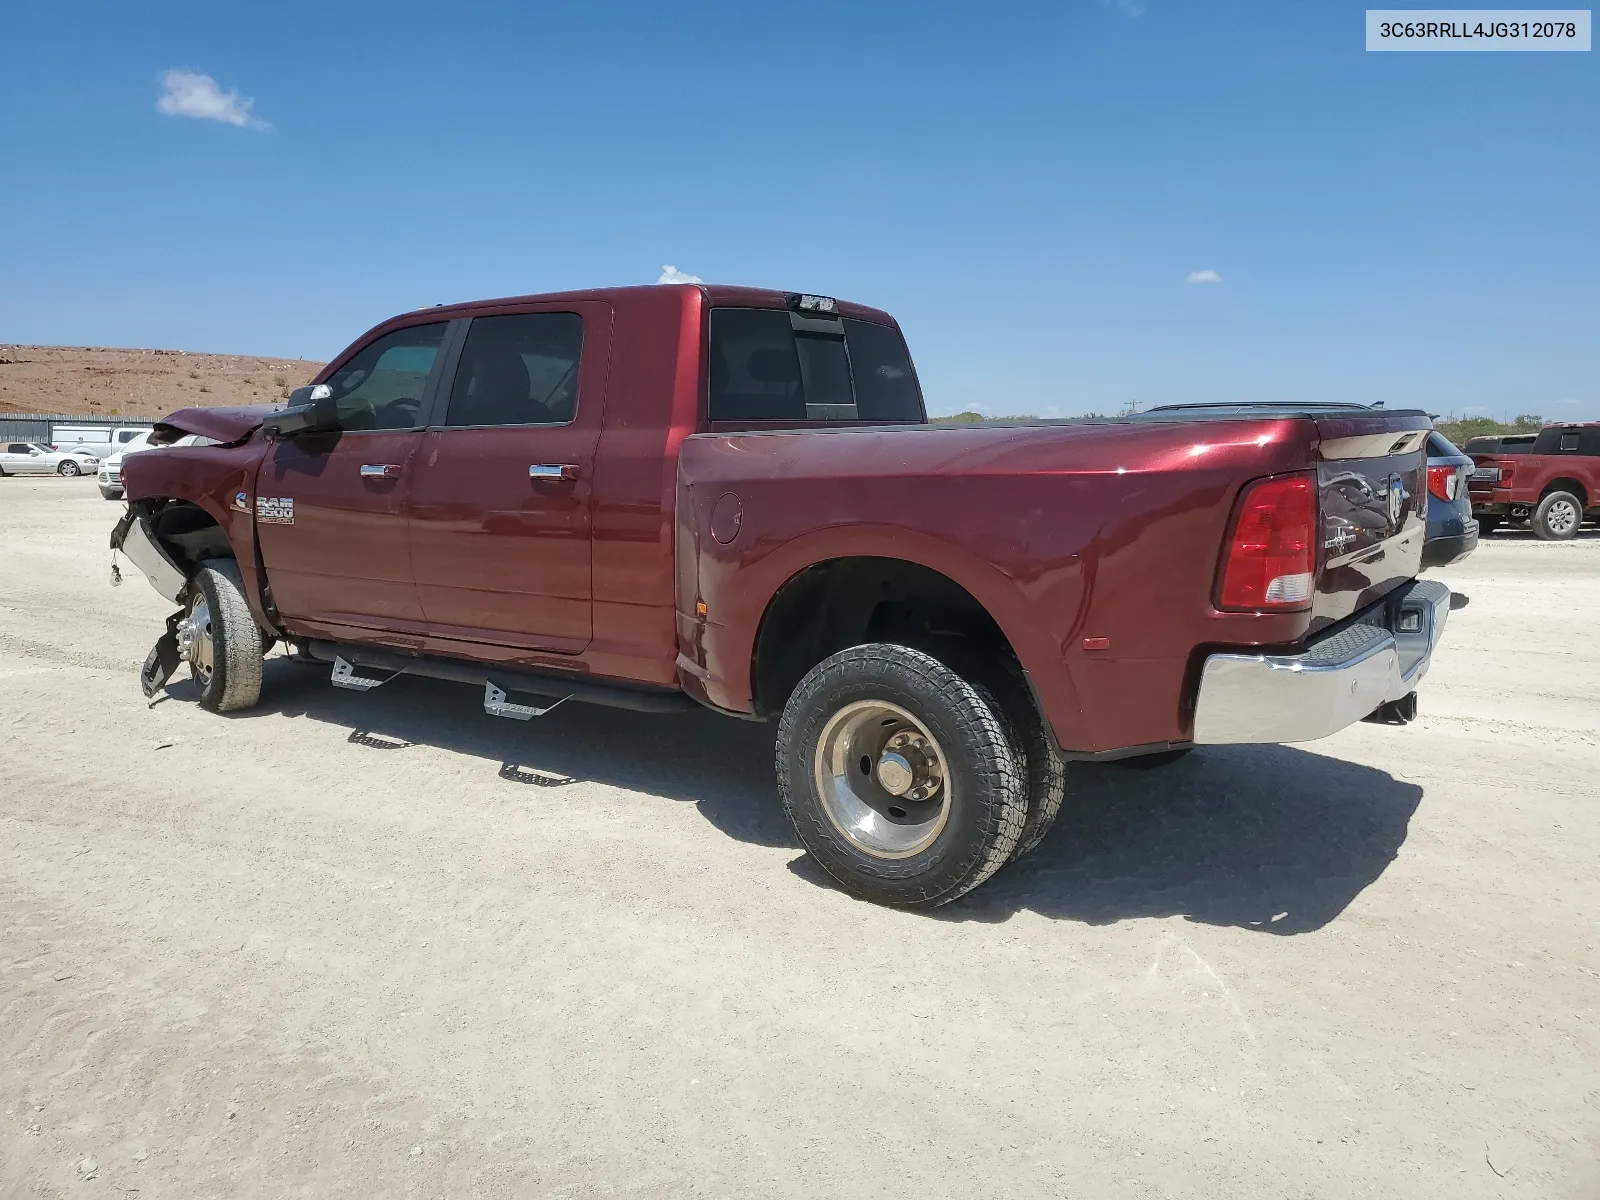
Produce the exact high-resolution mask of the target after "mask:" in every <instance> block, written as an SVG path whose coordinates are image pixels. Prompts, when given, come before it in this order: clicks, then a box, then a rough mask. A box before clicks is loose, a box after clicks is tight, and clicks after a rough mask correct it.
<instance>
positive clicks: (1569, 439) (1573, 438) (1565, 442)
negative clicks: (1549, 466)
mask: <svg viewBox="0 0 1600 1200" xmlns="http://www.w3.org/2000/svg"><path fill="white" fill-rule="evenodd" d="M1577 448H1578V435H1577V434H1576V433H1563V434H1562V435H1561V444H1560V446H1559V447H1557V449H1558V450H1567V451H1571V450H1576V449H1577Z"/></svg>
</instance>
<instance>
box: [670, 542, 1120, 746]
mask: <svg viewBox="0 0 1600 1200" xmlns="http://www.w3.org/2000/svg"><path fill="white" fill-rule="evenodd" d="M856 557H871V558H888V559H899V560H901V561H903V562H909V563H914V564H916V565H917V566H920V567H924V568H926V569H928V570H930V571H935V572H937V573H939V574H941V575H943V576H945V577H946V578H947V579H949V580H951V581H952V582H953V583H956V584H958V585H960V586H961V587H962V588H964V589H965V590H966V591H967V592H968V593H969V594H970V595H971V596H972V598H973V599H974V600H976V601H977V602H978V603H979V604H981V605H982V606H983V607H984V609H985V610H986V611H987V612H988V614H989V615H990V616H991V617H992V618H993V619H994V622H995V624H996V625H998V626H999V627H1000V632H1001V633H1002V634H1004V635H1005V638H1006V640H1007V641H1008V642H1009V643H1010V645H1011V648H1012V650H1013V651H1015V653H1016V655H1017V659H1018V661H1019V662H1020V663H1021V664H1022V666H1023V669H1024V670H1026V671H1027V672H1028V675H1029V678H1030V679H1031V680H1032V682H1033V686H1034V690H1035V692H1036V693H1037V695H1038V698H1039V700H1040V702H1041V704H1042V705H1043V708H1044V713H1043V715H1044V717H1045V718H1046V720H1047V721H1048V722H1049V724H1050V725H1051V727H1052V728H1053V729H1054V731H1055V734H1056V738H1057V741H1058V742H1059V743H1060V744H1061V745H1063V746H1068V747H1071V746H1088V745H1090V744H1091V737H1090V733H1089V729H1088V727H1087V723H1086V722H1085V720H1084V716H1083V709H1082V705H1081V704H1080V702H1079V699H1078V691H1077V687H1076V685H1075V683H1074V681H1073V679H1072V675H1071V672H1070V670H1069V668H1068V666H1067V663H1066V660H1065V658H1064V656H1063V654H1062V653H1061V650H1060V648H1059V647H1058V646H1057V645H1056V644H1055V639H1054V637H1053V636H1052V634H1051V632H1050V630H1049V629H1048V628H1046V626H1045V624H1044V623H1043V622H1041V621H1040V620H1038V619H1037V616H1038V614H1037V604H1038V600H1037V599H1030V598H1029V597H1028V596H1026V595H1025V594H1024V591H1023V588H1022V585H1021V584H1019V582H1018V581H1016V580H1014V579H1012V578H1011V577H1010V576H1008V575H1007V574H1005V573H1004V572H1003V571H1001V570H1000V569H999V568H997V567H996V566H994V565H993V564H992V563H989V562H986V561H984V560H983V559H981V558H978V557H976V556H975V555H972V554H970V553H968V552H967V551H964V550H962V549H960V548H959V547H956V546H953V545H951V544H950V543H949V542H946V541H942V540H941V539H939V538H936V537H933V536H931V535H929V534H925V533H919V532H917V531H915V530H910V529H905V528H900V527H896V526H887V525H870V524H867V525H853V526H849V527H847V528H834V529H821V530H816V531H814V532H812V533H808V534H805V535H802V536H800V537H797V538H794V539H793V540H791V541H788V542H785V543H784V544H783V545H781V546H779V547H777V548H775V549H774V550H773V551H772V553H770V554H768V555H767V556H766V557H764V558H762V559H760V560H759V561H757V562H746V563H740V564H738V565H737V569H736V570H730V569H729V568H730V567H733V566H734V564H732V563H722V564H716V565H713V564H712V563H710V562H702V564H701V567H700V586H701V589H702V596H703V599H705V600H706V602H707V604H708V608H709V611H710V613H711V614H714V615H713V619H714V620H717V623H718V624H719V625H721V626H723V633H724V634H725V637H726V640H725V641H724V645H723V647H722V650H723V653H721V654H719V655H718V658H719V659H720V660H721V661H720V662H719V663H718V664H717V665H716V666H715V667H711V664H709V663H708V664H707V665H708V667H711V669H712V670H713V671H714V672H715V673H717V674H721V675H722V676H723V677H724V679H725V680H726V681H727V683H728V684H729V685H731V688H730V690H732V691H733V692H734V693H735V694H737V695H738V697H739V698H740V699H741V700H743V701H744V704H743V705H741V707H745V706H747V705H748V704H749V703H750V702H751V697H752V695H753V690H754V679H753V678H752V664H753V662H754V652H755V642H756V637H757V634H758V632H759V630H760V627H761V623H762V620H763V619H764V618H765V616H766V613H767V610H768V609H769V607H770V606H771V604H772V602H773V600H774V599H775V598H776V596H777V595H778V593H779V592H780V591H781V590H782V589H783V587H784V585H785V584H787V583H788V582H789V581H790V580H791V579H793V578H794V577H795V576H796V575H798V574H799V573H800V572H802V571H804V570H806V569H807V568H808V567H813V566H816V565H818V564H819V563H824V562H827V561H829V560H831V559H837V558H856ZM735 576H736V577H737V582H734V579H735ZM719 583H720V584H721V586H719ZM719 593H720V594H719ZM718 617H720V618H721V619H718ZM719 640H723V639H719Z"/></svg>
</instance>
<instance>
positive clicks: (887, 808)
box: [814, 700, 950, 858]
mask: <svg viewBox="0 0 1600 1200" xmlns="http://www.w3.org/2000/svg"><path fill="white" fill-rule="evenodd" d="M814 771H815V778H816V785H817V790H818V792H819V794H820V796H821V799H822V807H823V809H824V811H825V812H826V813H827V815H828V819H829V820H830V821H831V822H832V823H833V826H834V828H835V829H837V830H838V831H839V833H841V834H842V835H843V836H844V837H845V838H846V839H848V840H849V841H850V843H851V844H852V845H854V846H855V847H856V848H857V849H858V850H862V851H865V852H866V853H867V854H870V855H872V856H873V857H875V858H909V857H910V856H912V855H913V854H920V853H921V852H922V851H924V850H926V849H927V848H928V847H929V846H931V845H932V844H933V843H934V842H935V841H936V840H938V837H939V834H940V833H941V832H943V830H944V827H945V823H946V822H947V821H948V820H949V816H950V794H949V784H948V782H947V779H946V774H947V773H946V770H945V763H944V755H943V753H942V751H941V750H940V748H939V744H938V743H937V742H936V741H935V740H934V739H933V736H932V735H931V734H930V733H929V732H928V730H927V729H926V728H925V727H924V726H923V725H922V723H921V722H920V721H918V720H917V718H916V717H914V716H913V715H912V714H911V713H910V712H908V711H907V710H906V709H904V708H901V707H900V706H899V705H898V704H893V703H890V702H888V701H884V700H861V701H857V702H855V703H853V704H847V705H845V706H844V707H843V708H841V709H840V710H839V711H838V712H836V713H834V714H833V716H832V717H830V718H829V719H828V722H827V724H826V725H825V726H824V727H823V730H822V734H821V736H820V737H819V738H818V739H817V750H816V758H815V765H814Z"/></svg>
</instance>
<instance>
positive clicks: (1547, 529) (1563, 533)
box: [1528, 492, 1583, 542]
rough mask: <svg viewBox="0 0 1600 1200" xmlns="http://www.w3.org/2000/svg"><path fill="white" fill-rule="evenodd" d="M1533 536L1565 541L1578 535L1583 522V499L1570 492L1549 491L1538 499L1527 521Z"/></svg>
mask: <svg viewBox="0 0 1600 1200" xmlns="http://www.w3.org/2000/svg"><path fill="white" fill-rule="evenodd" d="M1528 524H1529V526H1530V527H1532V529H1533V533H1534V536H1535V537H1538V538H1542V539H1543V540H1544V541H1547V542H1566V541H1570V540H1571V539H1573V538H1575V537H1577V536H1578V527H1579V526H1580V525H1582V524H1583V501H1582V500H1579V499H1578V498H1577V497H1576V496H1574V495H1573V494H1572V493H1571V492H1551V493H1550V494H1549V495H1548V496H1546V497H1545V498H1544V499H1543V500H1541V501H1539V507H1538V508H1536V509H1534V510H1533V516H1532V518H1531V519H1530V520H1529V522H1528Z"/></svg>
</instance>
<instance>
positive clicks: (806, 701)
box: [777, 642, 1028, 909]
mask: <svg viewBox="0 0 1600 1200" xmlns="http://www.w3.org/2000/svg"><path fill="white" fill-rule="evenodd" d="M874 702H876V703H887V704H889V705H893V706H895V707H897V708H899V709H901V710H903V711H904V712H906V713H908V714H910V716H911V717H913V718H914V719H915V721H916V722H917V723H919V724H920V725H922V726H923V727H924V728H925V729H926V732H927V733H928V734H929V735H931V737H932V738H933V741H934V743H935V744H936V745H937V747H938V749H939V751H940V752H941V758H942V762H943V766H944V770H945V775H944V783H943V785H942V786H941V788H940V789H939V792H938V793H937V796H938V798H939V800H940V803H941V805H942V806H943V807H942V808H941V809H940V810H939V811H941V812H942V813H943V814H944V817H943V824H942V825H940V826H938V827H937V832H936V834H935V835H933V837H934V840H932V841H931V843H929V844H927V845H926V846H924V847H922V848H921V849H919V850H918V851H917V852H915V853H912V854H908V855H907V856H905V857H898V858H894V857H886V856H884V855H881V854H875V853H871V852H869V851H868V850H866V849H863V848H861V846H860V845H858V844H857V842H856V841H852V840H851V838H849V837H847V836H846V835H845V833H844V832H843V831H842V829H841V827H840V826H839V825H838V824H836V823H835V820H834V818H833V817H830V816H829V811H828V807H827V803H826V802H825V800H824V798H823V795H822V792H821V789H820V787H819V784H818V772H817V770H816V764H817V758H818V744H819V742H820V741H821V739H822V737H823V735H824V733H825V731H826V730H827V729H828V728H829V726H830V723H832V722H833V721H834V720H835V718H842V717H843V715H844V714H845V713H847V712H848V711H849V710H850V708H851V706H853V705H858V704H871V703H874ZM850 761H851V762H852V763H853V761H854V759H853V758H852V759H851V760H850ZM777 769H778V792H779V794H780V795H781V796H782V798H783V808H784V812H785V813H786V814H787V815H788V817H789V820H790V822H791V823H792V824H793V825H794V829H795V832H796V833H797V834H798V835H799V837H800V841H801V843H802V844H803V845H804V846H805V848H806V850H807V851H809V852H810V854H811V856H812V857H813V858H814V859H815V860H816V861H817V862H818V863H819V864H820V865H821V867H822V869H823V870H825V871H826V872H827V873H828V874H829V875H830V876H832V877H833V879H834V880H836V881H837V882H838V884H839V885H840V886H841V887H842V888H844V889H845V890H846V891H847V892H850V893H851V894H853V895H856V896H860V897H862V898H863V899H867V900H872V901H875V902H877V903H880V904H892V905H896V906H898V907H902V908H922V909H927V908H936V907H938V906H939V905H941V904H947V903H949V902H950V901H952V900H955V899H957V898H958V897H960V896H962V895H965V894H966V893H967V892H969V891H971V890H972V889H973V888H975V887H977V886H978V885H979V884H980V883H982V882H983V881H984V880H986V879H988V878H989V876H991V875H993V874H994V873H995V872H996V871H997V870H999V869H1000V867H1001V866H1003V865H1004V864H1005V862H1006V860H1007V859H1008V858H1010V857H1011V854H1012V852H1013V851H1014V850H1015V849H1016V847H1017V843H1018V841H1019V839H1020V838H1021V836H1022V830H1023V826H1024V825H1025V823H1026V821H1027V815H1028V802H1027V792H1026V784H1025V780H1024V775H1023V764H1021V763H1020V762H1018V760H1017V755H1016V753H1015V751H1014V750H1013V748H1012V745H1011V740H1010V738H1008V736H1007V734H1006V729H1005V726H1004V725H1003V724H1002V719H1001V717H1000V716H999V715H998V714H997V713H996V711H995V709H994V707H992V706H991V705H990V703H989V702H987V701H985V700H984V698H983V696H982V695H980V693H979V692H978V690H977V689H976V688H974V687H973V686H972V684H970V683H968V682H967V681H966V680H965V679H963V678H962V677H961V676H960V675H958V674H956V673H955V672H954V671H952V670H951V669H950V668H949V667H947V666H945V665H944V664H943V663H942V662H940V661H939V660H938V659H936V658H934V657H933V656H932V655H929V654H925V653H923V652H922V651H920V650H913V649H911V648H910V647H908V646H900V645H894V644H890V643H881V642H880V643H874V644H872V645H866V646H853V647H851V648H850V649H848V650H841V651H840V652H839V653H837V654H835V655H833V656H831V657H829V658H826V659H824V660H823V661H822V662H820V663H818V664H817V666H815V667H814V668H812V670H811V672H810V673H809V674H807V675H806V677H805V678H804V679H802V680H801V681H800V685H799V686H798V687H797V688H795V690H794V694H793V695H791V696H790V697H789V702H788V704H787V705H785V706H784V710H783V718H782V720H781V721H780V722H779V723H778V752H777ZM863 769H865V768H863ZM863 790H864V792H865V791H869V790H871V789H870V788H866V787H864V789H863ZM880 794H883V795H886V793H880ZM900 815H901V816H904V813H903V812H901V813H900Z"/></svg>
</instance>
